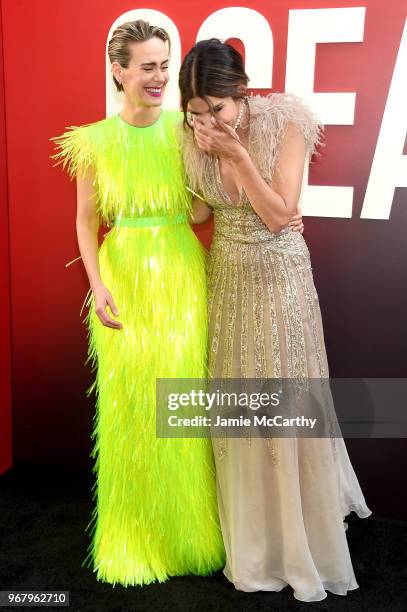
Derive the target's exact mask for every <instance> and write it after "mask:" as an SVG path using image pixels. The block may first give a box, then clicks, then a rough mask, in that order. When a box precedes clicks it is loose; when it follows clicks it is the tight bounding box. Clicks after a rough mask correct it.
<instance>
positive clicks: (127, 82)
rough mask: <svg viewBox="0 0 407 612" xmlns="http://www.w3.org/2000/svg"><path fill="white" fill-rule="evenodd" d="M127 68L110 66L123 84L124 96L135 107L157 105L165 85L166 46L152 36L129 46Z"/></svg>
mask: <svg viewBox="0 0 407 612" xmlns="http://www.w3.org/2000/svg"><path fill="white" fill-rule="evenodd" d="M129 49H130V53H131V59H130V62H129V66H128V68H123V67H122V66H120V64H118V63H117V62H113V63H112V71H113V74H114V76H115V77H116V79H117V80H118V81H119V82H121V83H122V85H123V88H124V93H125V96H126V97H127V98H128V99H129V100H130V102H131V103H132V104H133V105H134V106H145V107H149V106H160V105H161V104H162V102H163V95H164V90H165V87H166V85H167V83H168V78H169V77H168V62H169V50H168V43H165V42H164V41H163V40H161V39H160V38H157V37H154V38H150V40H146V41H144V42H134V43H131V44H130V45H129Z"/></svg>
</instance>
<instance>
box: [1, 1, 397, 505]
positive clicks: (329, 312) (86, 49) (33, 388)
mask: <svg viewBox="0 0 407 612" xmlns="http://www.w3.org/2000/svg"><path fill="white" fill-rule="evenodd" d="M361 5H362V6H365V7H366V19H365V34H364V41H363V42H362V43H344V44H341V43H335V44H326V45H319V46H318V50H317V60H316V76H315V87H314V90H315V91H324V92H329V91H355V92H357V100H356V112H355V123H354V125H349V126H327V128H326V145H327V147H326V149H325V150H324V153H323V157H322V158H321V159H318V161H317V162H316V163H315V164H313V165H312V167H311V171H310V178H309V182H310V184H321V185H353V186H354V189H355V195H354V205H353V217H352V219H334V218H331V219H328V218H316V217H308V218H306V219H305V224H306V233H305V234H304V237H305V238H306V240H307V242H308V244H309V247H310V251H311V257H312V260H313V268H314V275H315V282H316V285H317V289H318V292H319V295H320V301H321V308H322V315H323V320H324V326H325V336H326V345H327V351H328V358H329V363H330V368H331V375H332V376H343V377H345V376H346V377H351V376H353V377H362V376H365V377H400V376H401V377H403V376H406V366H405V347H406V345H407V332H406V326H405V324H404V320H405V312H406V311H407V297H406V294H405V291H404V292H402V291H401V289H400V288H401V287H403V285H404V286H405V278H403V276H405V270H406V263H407V261H406V260H407V253H406V249H405V247H404V245H405V231H406V227H407V223H406V221H407V207H406V192H405V189H396V192H395V197H394V202H393V206H392V212H391V216H390V219H389V220H372V219H360V211H361V207H362V202H363V197H364V193H365V189H366V185H367V181H368V177H369V172H370V168H371V163H372V159H373V154H374V150H375V146H376V142H377V137H378V133H379V128H380V123H381V119H382V116H383V110H384V105H385V102H386V98H387V94H388V88H389V85H390V81H391V77H392V73H393V68H394V63H395V60H396V55H397V51H398V46H399V43H400V38H401V34H402V29H403V25H404V21H405V17H406V13H407V10H406V9H407V6H406V2H405V0H393V1H392V2H391V5H390V4H389V3H388V2H381V1H379V0H365V1H364V2H363V3H360V2H351V1H347V0H338V1H337V2H330V1H329V0H314V1H313V2H312V3H311V2H310V1H309V0H296V1H295V2H294V1H293V0H291V1H290V0H279V1H275V2H269V1H268V0H256V1H255V2H246V3H245V2H239V1H236V0H233V1H232V2H229V1H227V0H208V1H207V2H206V3H190V2H188V0H165V1H160V0H149V1H148V2H146V3H143V6H148V8H152V9H156V10H161V11H163V12H164V13H166V14H167V15H168V16H169V17H170V18H171V19H172V20H173V21H174V22H175V23H176V25H177V27H178V29H179V31H180V35H181V42H182V53H183V54H184V53H185V52H186V51H187V50H188V49H189V48H190V47H191V46H192V45H193V43H194V42H195V39H196V35H197V32H198V30H199V27H200V25H201V24H202V22H203V21H204V20H205V18H206V17H207V16H208V15H209V14H211V13H212V12H214V11H215V10H217V9H219V8H224V7H227V6H250V8H253V9H256V10H258V11H259V12H260V13H262V14H263V15H264V17H265V18H266V19H267V20H268V21H269V23H270V25H271V26H272V30H273V36H274V45H275V46H274V79H273V81H274V85H273V90H275V91H284V77H285V63H286V46H287V23H288V10H289V9H293V8H295V9H301V8H333V7H351V6H361ZM134 8H138V6H137V3H136V2H134V0H133V1H125V0H115V2H111V1H110V0H83V1H81V2H79V1H72V0H59V1H58V2H57V3H56V2H55V1H54V0H35V1H34V0H32V1H29V0H20V1H19V2H16V1H15V0H3V3H2V12H3V30H4V74H5V101H6V127H7V158H8V203H9V211H10V253H11V293H10V295H11V306H12V328H11V332H12V347H13V360H12V372H13V387H12V393H13V413H14V442H15V452H14V459H15V460H18V461H37V462H45V463H50V464H51V463H52V464H59V465H62V464H66V465H76V466H81V465H87V462H88V455H89V452H90V439H89V435H90V432H91V420H92V415H93V403H94V398H90V399H86V398H85V395H84V392H85V389H86V388H87V386H88V385H89V384H90V382H91V380H92V378H93V375H92V374H91V373H90V371H89V369H86V368H85V367H84V366H83V364H84V361H85V359H86V330H85V328H84V326H83V325H82V324H81V319H80V316H79V311H80V307H81V305H82V302H83V299H84V296H85V293H86V291H87V281H86V277H85V274H84V272H83V269H82V266H81V264H80V263H77V264H74V265H73V266H72V267H69V268H65V267H64V266H65V263H66V262H67V261H69V260H70V259H73V258H74V257H75V256H77V254H78V251H77V245H76V237H75V223H74V219H75V185H74V184H73V183H70V182H69V181H68V179H67V177H66V176H64V175H63V174H62V172H61V171H60V170H59V169H55V168H53V167H52V163H51V162H50V159H49V156H50V154H51V153H52V147H51V144H50V142H49V140H48V139H49V138H50V137H51V136H54V135H57V134H60V133H61V132H62V131H63V130H64V128H65V126H67V125H80V124H83V123H90V122H93V121H96V120H98V119H101V118H103V117H104V116H105V67H104V50H105V42H106V36H107V32H108V30H109V28H110V26H111V24H112V23H113V21H114V20H115V19H116V18H117V17H118V16H119V15H120V14H122V13H123V12H125V11H127V10H131V9H134ZM0 93H1V92H0ZM265 93H266V92H265ZM0 98H1V95H0ZM1 111H2V109H1V106H0V121H1V116H2V115H1ZM0 138H1V123H0ZM1 181H2V182H0V188H1V189H2V193H3V192H4V178H2V179H1ZM2 214H3V213H2ZM2 220H4V219H2ZM5 225H6V222H5V220H4V223H2V224H1V227H2V228H3V229H2V230H1V231H2V232H3V233H4V226H5ZM198 233H199V235H200V236H201V238H202V239H203V241H204V242H206V243H207V242H208V240H209V239H210V233H211V227H210V226H207V227H206V228H203V229H200V230H199V232H198ZM2 237H3V236H2ZM2 265H5V264H4V262H2ZM3 277H4V278H6V275H5V271H4V270H3V273H2V282H3ZM6 414H7V412H6ZM4 423H6V421H4V420H3V425H2V430H3V428H4ZM4 431H7V428H6V429H5V430H4ZM403 444H404V442H400V441H396V440H390V441H383V440H367V441H355V440H350V441H349V444H348V447H349V448H350V454H351V455H352V459H353V460H354V462H355V463H356V464H357V466H358V467H359V474H360V475H361V481H362V484H363V482H364V483H365V484H367V483H371V484H372V486H373V484H374V482H375V478H374V472H375V470H376V469H378V468H379V467H380V468H381V470H382V471H383V470H386V469H388V472H389V474H390V473H391V472H392V471H394V461H396V459H395V456H398V458H399V460H400V453H401V452H403V448H404V446H403ZM5 454H6V455H7V452H6V453H5ZM384 456H386V461H387V463H386V464H385V465H384V464H383V461H384V459H383V457H384ZM392 462H393V463H392ZM386 465H387V468H386ZM389 486H390V484H389ZM384 495H386V493H385V494H384ZM387 497H388V495H387ZM387 507H388V506H387Z"/></svg>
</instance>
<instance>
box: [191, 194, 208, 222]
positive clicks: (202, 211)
mask: <svg viewBox="0 0 407 612" xmlns="http://www.w3.org/2000/svg"><path fill="white" fill-rule="evenodd" d="M211 214H212V209H211V208H210V207H209V206H208V205H207V203H206V202H204V201H203V200H201V199H200V198H197V197H196V196H195V197H194V199H193V200H192V214H191V217H190V221H191V223H205V221H207V220H208V219H209V217H210V216H211Z"/></svg>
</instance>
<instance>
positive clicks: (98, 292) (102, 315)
mask: <svg viewBox="0 0 407 612" xmlns="http://www.w3.org/2000/svg"><path fill="white" fill-rule="evenodd" d="M92 293H93V299H94V301H95V312H96V314H97V316H98V317H99V320H100V322H101V323H102V324H103V325H105V326H106V327H111V328H112V329H121V328H122V327H123V326H122V324H121V323H120V322H119V321H116V320H115V319H112V318H111V317H110V316H109V315H108V313H107V310H106V309H107V307H108V306H109V309H110V311H111V312H112V313H113V314H114V316H115V317H117V316H118V315H119V311H118V310H117V308H116V304H115V303H114V300H113V298H112V294H111V293H110V291H109V289H108V288H107V287H105V286H104V285H98V286H97V287H95V289H92Z"/></svg>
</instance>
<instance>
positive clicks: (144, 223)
mask: <svg viewBox="0 0 407 612" xmlns="http://www.w3.org/2000/svg"><path fill="white" fill-rule="evenodd" d="M187 222H188V218H187V215H185V214H184V213H181V214H179V215H168V216H166V217H120V218H118V219H116V220H115V222H114V225H115V226H116V227H155V226H163V225H176V224H178V223H187Z"/></svg>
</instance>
